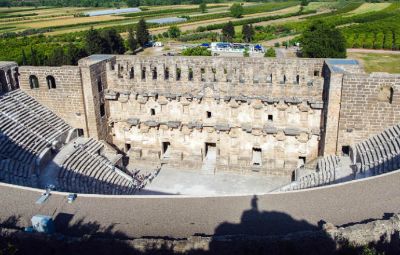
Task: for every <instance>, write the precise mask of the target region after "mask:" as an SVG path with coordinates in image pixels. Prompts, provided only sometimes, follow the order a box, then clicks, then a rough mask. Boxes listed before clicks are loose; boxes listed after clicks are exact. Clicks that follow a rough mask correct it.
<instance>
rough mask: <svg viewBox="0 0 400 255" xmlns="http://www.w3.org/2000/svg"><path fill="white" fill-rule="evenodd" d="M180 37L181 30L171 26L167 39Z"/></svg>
mask: <svg viewBox="0 0 400 255" xmlns="http://www.w3.org/2000/svg"><path fill="white" fill-rule="evenodd" d="M180 35H181V30H180V29H179V27H178V26H176V25H172V26H170V27H169V28H168V37H169V38H178V37H179V36H180Z"/></svg>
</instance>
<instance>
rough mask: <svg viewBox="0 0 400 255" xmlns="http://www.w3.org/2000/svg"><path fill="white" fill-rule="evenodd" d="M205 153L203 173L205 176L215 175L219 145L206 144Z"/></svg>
mask: <svg viewBox="0 0 400 255" xmlns="http://www.w3.org/2000/svg"><path fill="white" fill-rule="evenodd" d="M204 152H205V155H204V160H203V166H202V168H201V171H202V172H203V173H205V174H214V170H215V165H216V163H217V144H216V143H205V146H204Z"/></svg>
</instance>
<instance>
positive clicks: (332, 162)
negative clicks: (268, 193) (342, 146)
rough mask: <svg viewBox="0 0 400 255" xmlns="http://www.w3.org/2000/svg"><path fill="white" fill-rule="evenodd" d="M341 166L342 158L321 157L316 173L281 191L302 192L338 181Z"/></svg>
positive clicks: (332, 156)
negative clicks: (337, 174)
mask: <svg viewBox="0 0 400 255" xmlns="http://www.w3.org/2000/svg"><path fill="white" fill-rule="evenodd" d="M339 166H340V158H339V157H337V156H334V155H329V156H326V157H321V158H319V159H318V162H317V169H316V171H315V172H313V173H310V174H308V175H305V176H303V177H301V178H299V179H298V180H296V181H294V182H292V183H290V184H289V185H286V186H284V187H282V188H281V189H280V191H290V190H300V189H308V188H313V187H319V186H323V185H328V184H331V183H333V182H334V181H335V180H336V169H337V168H338V167H339Z"/></svg>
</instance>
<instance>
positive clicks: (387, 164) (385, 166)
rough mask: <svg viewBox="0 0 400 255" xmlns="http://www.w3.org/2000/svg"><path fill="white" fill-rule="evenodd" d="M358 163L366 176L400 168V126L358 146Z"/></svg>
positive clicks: (393, 127) (389, 129)
mask: <svg viewBox="0 0 400 255" xmlns="http://www.w3.org/2000/svg"><path fill="white" fill-rule="evenodd" d="M355 150H356V162H357V163H358V168H359V171H360V172H361V173H364V174H365V175H366V176H371V175H378V174H381V173H386V172H390V171H393V170H396V169H399V168H400V158H399V157H400V126H399V125H395V126H392V127H390V128H387V129H385V130H384V131H383V132H381V133H379V134H377V135H374V136H372V137H370V138H369V139H367V140H365V141H363V142H361V143H358V144H356V146H355Z"/></svg>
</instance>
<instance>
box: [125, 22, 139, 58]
mask: <svg viewBox="0 0 400 255" xmlns="http://www.w3.org/2000/svg"><path fill="white" fill-rule="evenodd" d="M127 44H128V48H129V49H130V50H131V51H132V52H135V50H136V49H137V46H138V41H137V40H136V38H135V34H134V33H133V29H132V28H130V29H129V31H128V40H127Z"/></svg>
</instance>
